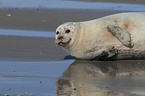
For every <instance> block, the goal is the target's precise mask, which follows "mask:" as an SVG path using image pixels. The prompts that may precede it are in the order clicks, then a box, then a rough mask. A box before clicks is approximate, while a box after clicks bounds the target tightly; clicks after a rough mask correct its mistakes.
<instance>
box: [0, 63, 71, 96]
mask: <svg viewBox="0 0 145 96" xmlns="http://www.w3.org/2000/svg"><path fill="white" fill-rule="evenodd" d="M72 62H73V61H72V60H69V61H60V62H59V61H58V62H57V61H50V62H0V66H1V67H0V85H1V86H0V94H8V95H10V96H11V95H13V94H21V95H29V96H31V94H32V95H33V96H55V95H56V91H55V83H56V81H57V79H58V78H59V77H60V76H61V75H62V73H63V72H64V71H65V70H66V69H67V67H68V66H69V65H70V64H71V63H72ZM0 96H1V95H0Z"/></svg>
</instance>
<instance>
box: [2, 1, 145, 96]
mask: <svg viewBox="0 0 145 96" xmlns="http://www.w3.org/2000/svg"><path fill="white" fill-rule="evenodd" d="M127 1H128V2H127V3H133V1H131V0H127ZM60 2H61V1H60ZM101 2H102V1H101ZM110 2H112V1H111V0H110ZM119 2H121V3H124V2H122V1H119ZM135 2H137V1H135ZM140 2H142V3H143V2H144V1H142V0H141V1H139V2H137V3H136V4H138V3H139V4H140ZM2 3H3V4H6V2H5V1H3V0H2ZM24 3H25V2H24ZM54 3H55V2H54ZM68 3H69V2H68ZM81 3H82V2H79V4H81ZM125 3H126V1H125ZM84 4H87V3H84ZM88 4H89V3H88ZM91 4H92V3H91ZM101 4H102V3H101ZM28 5H29V4H28ZM40 5H41V4H40ZM40 5H38V7H36V8H19V7H12V8H11V7H1V5H0V8H1V9H0V20H1V22H0V29H1V30H0V34H3V35H0V85H1V86H0V96H5V95H4V94H8V95H9V96H21V95H22V96H56V94H57V95H58V96H61V95H59V93H58V92H57V91H58V90H56V89H57V88H58V86H56V87H55V85H57V83H59V85H60V86H63V84H69V82H72V78H73V79H77V78H76V77H75V76H76V75H73V74H74V73H76V74H78V75H77V76H79V77H80V78H83V79H84V80H82V79H81V80H80V79H79V80H77V81H75V82H77V83H79V84H83V86H82V89H80V90H77V89H76V88H73V92H74V90H77V92H78V93H79V92H80V91H81V92H82V91H83V92H86V94H90V93H89V92H91V93H92V94H93V92H94V93H96V92H98V93H100V94H101V95H100V94H99V96H112V95H114V96H126V95H127V96H132V95H133V94H137V95H138V96H142V95H141V94H143V96H144V95H145V94H144V91H143V90H144V89H145V87H144V80H145V78H144V73H145V72H144V69H143V68H144V64H145V61H144V60H125V61H123V60H122V61H110V62H103V61H95V62H94V63H93V62H90V61H83V63H82V62H79V61H78V62H77V61H76V62H74V61H75V60H64V57H65V56H67V55H69V54H68V53H66V52H65V51H64V50H63V49H62V48H61V47H59V46H57V45H56V44H55V40H54V35H55V29H56V28H57V26H59V25H60V24H62V23H64V22H69V21H76V22H78V21H85V20H91V19H96V18H99V17H102V16H106V15H110V14H115V13H121V12H137V11H140V10H139V9H137V8H139V7H129V8H130V10H129V9H128V10H125V8H126V9H127V8H128V6H127V7H118V8H120V9H119V10H118V9H116V8H117V7H111V6H103V8H102V6H100V7H101V8H100V9H99V8H98V7H99V6H98V7H97V8H96V9H89V7H88V9H87V8H86V9H85V7H84V8H82V9H81V8H79V9H74V8H45V7H43V6H40ZM58 5H59V4H58ZM114 5H115V4H114ZM2 6H3V5H2ZM89 6H91V5H89ZM115 6H116V5H115ZM121 6H122V5H121ZM132 6H134V5H132ZM20 7H21V6H20ZM113 8H114V9H113ZM121 8H122V10H121ZM133 8H136V9H137V10H134V9H133ZM141 8H142V9H143V10H144V9H145V7H144V8H143V5H141ZM132 9H133V10H134V11H133V10H132ZM5 29H6V30H7V29H9V30H8V31H5ZM30 30H33V32H32V31H30ZM25 31H26V32H27V31H28V32H27V34H21V33H24V32H25ZM35 31H36V33H37V34H38V35H37V36H36V35H33V34H35ZM38 31H39V32H38ZM49 31H52V32H53V33H51V34H52V35H51V36H49V35H48V37H47V34H44V33H45V32H46V33H47V32H49ZM19 32H20V33H19ZM39 34H43V35H40V36H39ZM92 63H93V64H92ZM81 64H83V65H82V66H80V65H81ZM105 64H107V65H108V66H106V65H105ZM127 64H129V65H128V66H126V65H127ZM131 64H134V66H135V67H134V66H131ZM139 64H141V65H139ZM102 65H104V66H102ZM81 68H85V70H82V69H81ZM89 68H90V69H89ZM93 68H96V69H93ZM79 70H80V71H79ZM86 70H87V71H86ZM140 70H141V71H140ZM77 72H78V73H77ZM88 72H90V75H89V74H88ZM109 72H110V73H111V72H113V73H111V74H113V76H116V75H117V74H121V75H120V78H119V79H117V78H118V77H117V76H118V75H117V76H116V77H113V78H112V75H108V73H109ZM114 72H116V73H114ZM117 72H118V73H117ZM82 73H83V74H82ZM85 73H86V74H85ZM98 73H99V74H98ZM100 73H101V74H100ZM131 73H134V74H131ZM84 74H85V75H84ZM114 74H115V75H114ZM82 75H83V76H85V77H81V76H82ZM88 75H89V76H96V77H95V78H97V77H103V76H108V77H109V80H108V78H106V79H103V80H104V81H103V80H101V82H97V81H96V82H94V79H89V80H88V78H87V77H89V76H88ZM121 76H122V77H121ZM64 77H65V78H64ZM86 78H87V79H86ZM93 78H94V77H93ZM110 79H111V80H110ZM85 80H88V81H89V82H88V81H87V82H86V81H85ZM95 80H96V79H95ZM61 81H62V82H61ZM92 81H93V82H92ZM106 81H107V82H106ZM130 81H132V82H130ZM82 82H84V83H82ZM120 82H121V83H120ZM126 82H130V83H126ZM138 82H139V84H138ZM71 84H73V83H71ZM94 85H95V86H94ZM114 85H115V86H114ZM85 86H87V87H85ZM55 88H56V89H55ZM80 88H81V87H80ZM85 88H86V89H85ZM88 88H91V90H90V89H88ZM124 89H125V90H124ZM108 90H109V91H108ZM62 91H64V92H65V91H66V89H64V90H62ZM71 91H72V90H71ZM71 91H69V92H71ZM102 94H105V95H102ZM110 94H111V95H110ZM83 96H87V95H85V94H84V95H83ZM92 96H93V95H92ZM95 96H96V95H95Z"/></svg>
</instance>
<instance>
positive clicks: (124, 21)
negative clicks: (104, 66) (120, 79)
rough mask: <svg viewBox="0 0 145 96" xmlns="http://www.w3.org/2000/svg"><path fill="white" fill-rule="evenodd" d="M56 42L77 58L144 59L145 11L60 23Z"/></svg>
mask: <svg viewBox="0 0 145 96" xmlns="http://www.w3.org/2000/svg"><path fill="white" fill-rule="evenodd" d="M56 43H57V44H58V45H60V46H62V47H63V48H64V49H66V50H67V51H68V52H69V53H70V54H71V56H73V57H75V58H77V59H88V60H116V59H145V45H144V44H145V12H129V13H119V14H113V15H109V16H105V17H102V18H98V19H95V20H90V21H83V22H67V23H64V24H61V25H60V26H59V27H58V28H57V29H56Z"/></svg>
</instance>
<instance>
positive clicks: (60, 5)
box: [0, 0, 145, 11]
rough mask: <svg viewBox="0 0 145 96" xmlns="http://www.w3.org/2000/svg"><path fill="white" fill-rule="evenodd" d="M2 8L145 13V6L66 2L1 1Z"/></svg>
mask: <svg viewBox="0 0 145 96" xmlns="http://www.w3.org/2000/svg"><path fill="white" fill-rule="evenodd" d="M1 2H2V4H0V8H57V9H111V10H124V11H145V5H141V4H125V3H124V4H123V3H122V4H121V3H105V2H83V1H71V0H70V1H65V0H21V1H20V0H1Z"/></svg>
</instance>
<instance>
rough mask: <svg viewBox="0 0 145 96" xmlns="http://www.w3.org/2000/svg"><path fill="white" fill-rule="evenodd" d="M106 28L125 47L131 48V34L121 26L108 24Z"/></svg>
mask: <svg viewBox="0 0 145 96" xmlns="http://www.w3.org/2000/svg"><path fill="white" fill-rule="evenodd" d="M107 29H108V31H109V32H111V33H112V35H114V36H115V37H116V38H117V39H118V40H119V41H120V42H121V43H122V44H123V45H125V46H126V47H129V48H132V47H133V46H134V45H133V41H132V36H131V34H130V33H129V32H128V31H127V30H126V29H124V28H123V27H119V26H117V25H109V26H107Z"/></svg>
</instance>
